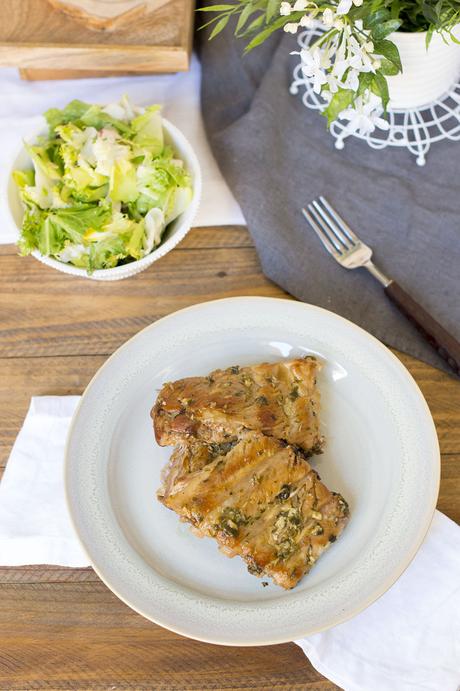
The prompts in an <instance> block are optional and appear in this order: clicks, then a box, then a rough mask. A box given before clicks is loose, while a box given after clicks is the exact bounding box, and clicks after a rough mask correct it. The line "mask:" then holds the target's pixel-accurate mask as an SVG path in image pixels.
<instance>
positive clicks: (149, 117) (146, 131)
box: [131, 106, 164, 156]
mask: <svg viewBox="0 0 460 691" xmlns="http://www.w3.org/2000/svg"><path fill="white" fill-rule="evenodd" d="M131 127H132V129H133V130H134V132H135V133H136V134H135V135H134V137H133V142H134V143H135V144H137V145H138V146H140V147H142V148H143V149H147V151H150V153H151V154H152V156H159V155H160V154H161V152H162V151H163V147H164V138H163V123H162V120H161V114H160V106H149V107H148V108H146V110H145V112H144V113H142V115H138V116H137V117H136V118H134V120H133V121H132V122H131Z"/></svg>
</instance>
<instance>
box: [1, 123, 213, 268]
mask: <svg viewBox="0 0 460 691" xmlns="http://www.w3.org/2000/svg"><path fill="white" fill-rule="evenodd" d="M162 123H163V132H164V136H165V142H166V143H167V144H170V145H171V146H172V148H173V149H174V151H175V152H176V153H177V154H178V157H179V158H181V159H182V161H183V162H184V166H185V168H186V169H187V170H188V172H189V173H190V177H191V179H192V190H193V194H192V199H191V201H190V204H189V206H188V207H187V209H186V210H185V211H184V212H183V213H182V214H180V216H178V217H177V218H176V219H175V220H174V221H172V222H171V223H170V224H169V225H168V227H167V228H166V230H165V233H164V236H163V237H164V240H163V241H162V243H161V245H159V247H157V248H156V249H155V250H153V251H152V252H150V254H148V255H147V256H146V257H143V258H142V259H138V260H134V261H132V262H130V263H129V264H123V265H121V266H115V267H114V268H112V269H98V270H96V271H94V272H93V273H92V274H91V275H88V273H87V271H86V269H83V268H78V267H76V266H73V265H72V264H66V263H65V262H60V261H58V260H57V259H53V258H52V257H46V256H44V255H43V254H41V252H39V251H38V250H34V251H33V252H32V255H33V256H34V257H35V258H36V259H38V260H39V261H41V262H43V264H46V265H47V266H52V267H53V269H57V270H58V271H62V272H63V273H66V274H71V275H72V276H80V277H81V278H90V279H93V280H96V281H117V280H120V279H122V278H128V277H129V276H134V274H137V273H139V272H140V271H144V269H147V267H149V266H150V265H151V264H153V262H155V261H157V259H160V258H161V257H163V256H164V255H165V254H167V253H168V252H170V251H171V250H172V249H173V248H174V247H175V246H176V245H177V244H178V243H179V242H180V241H181V240H182V239H183V238H184V237H185V236H186V235H187V233H188V231H189V230H190V228H191V226H192V223H193V220H194V218H195V216H196V213H197V211H198V207H199V204H200V199H201V187H202V176H201V168H200V164H199V162H198V158H197V156H196V154H195V152H194V150H193V148H192V146H191V144H190V142H189V141H188V139H187V138H186V137H185V135H184V134H183V133H182V132H181V131H180V130H179V129H178V128H177V127H175V125H173V124H172V123H171V122H169V121H168V120H166V119H165V118H162ZM44 134H46V131H45V130H41V131H39V132H35V134H34V135H32V136H31V137H27V140H28V141H30V142H31V143H33V142H34V141H35V140H36V139H37V137H38V136H40V135H44ZM29 168H32V161H31V159H30V156H29V154H28V153H27V151H26V149H25V147H24V146H22V147H21V149H20V151H19V152H18V154H17V156H16V157H15V159H14V160H13V164H12V166H11V172H10V175H9V176H8V183H7V187H6V190H4V195H5V197H6V199H5V202H6V204H5V206H6V207H7V208H8V210H9V213H10V216H11V219H12V222H13V224H14V226H15V227H16V228H17V231H18V238H19V233H20V230H21V226H22V219H23V216H24V207H23V204H22V202H21V198H20V195H19V190H18V188H17V186H16V184H15V182H14V180H13V176H12V173H13V171H14V170H27V169H29Z"/></svg>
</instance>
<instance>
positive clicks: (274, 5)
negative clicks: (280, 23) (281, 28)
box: [265, 0, 280, 24]
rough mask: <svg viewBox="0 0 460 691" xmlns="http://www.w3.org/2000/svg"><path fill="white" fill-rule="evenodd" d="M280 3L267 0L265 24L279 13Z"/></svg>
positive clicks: (277, 0)
mask: <svg viewBox="0 0 460 691" xmlns="http://www.w3.org/2000/svg"><path fill="white" fill-rule="evenodd" d="M279 8H280V2H279V0H268V2H267V11H266V15H265V16H266V21H267V24H268V22H270V21H271V20H272V19H273V17H274V16H275V15H277V14H278V13H279Z"/></svg>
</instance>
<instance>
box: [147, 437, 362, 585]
mask: <svg viewBox="0 0 460 691" xmlns="http://www.w3.org/2000/svg"><path fill="white" fill-rule="evenodd" d="M158 498H159V500H160V501H161V502H163V504H165V505H166V506H167V507H168V508H170V509H172V510H173V511H175V512H176V513H177V514H179V516H180V517H181V519H182V520H184V521H187V522H189V523H191V524H192V525H193V526H194V532H196V533H198V534H199V535H200V536H210V537H213V538H215V539H216V540H217V542H218V543H219V546H220V548H221V549H222V550H223V551H224V552H225V553H226V554H227V555H228V556H234V555H239V556H240V557H242V558H243V559H244V560H245V561H246V563H247V565H248V570H249V571H250V572H251V573H253V574H256V575H259V576H262V575H265V576H269V577H271V578H272V579H273V581H274V582H275V583H277V584H278V585H280V586H282V587H283V588H293V587H294V586H295V585H296V584H297V583H298V581H299V580H300V579H301V578H302V576H303V575H304V574H306V573H307V572H308V571H309V570H310V569H311V567H312V566H313V564H314V563H315V562H316V560H317V559H318V557H319V556H320V555H321V553H322V552H323V551H324V550H325V549H326V548H327V547H329V545H330V543H331V542H334V541H335V540H336V539H337V537H338V536H339V535H340V533H341V532H342V530H343V528H344V527H345V524H346V522H347V517H348V506H347V504H346V502H345V500H344V499H343V498H342V497H341V496H340V495H339V494H337V493H335V492H330V491H329V490H328V489H327V487H325V485H323V483H322V482H321V481H320V479H319V476H318V474H317V473H316V472H315V471H314V470H312V468H311V467H310V465H309V463H308V462H307V461H306V459H305V457H304V455H303V454H302V453H299V452H298V451H297V450H296V449H295V448H293V447H292V446H290V445H289V444H286V443H285V442H282V441H280V440H278V439H274V438H273V437H268V436H265V435H264V434H261V433H260V432H254V431H241V432H240V433H239V437H238V439H233V440H231V441H224V442H211V443H203V442H201V441H197V440H196V439H193V438H192V439H191V440H189V441H184V440H183V441H182V443H181V444H180V445H179V446H178V447H177V448H176V449H175V451H174V453H173V455H172V457H171V460H170V462H169V464H168V465H167V466H166V469H165V471H164V475H163V486H162V488H161V489H160V490H159V492H158Z"/></svg>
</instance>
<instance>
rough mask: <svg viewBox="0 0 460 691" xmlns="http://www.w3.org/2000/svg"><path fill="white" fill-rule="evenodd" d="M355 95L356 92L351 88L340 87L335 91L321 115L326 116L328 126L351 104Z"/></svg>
mask: <svg viewBox="0 0 460 691" xmlns="http://www.w3.org/2000/svg"><path fill="white" fill-rule="evenodd" d="M355 97H356V93H355V92H354V91H352V90H351V89H341V90H340V91H337V93H335V94H334V95H333V97H332V98H331V101H330V103H329V105H328V106H327V108H326V109H325V110H324V111H323V115H324V116H325V117H326V118H327V126H328V127H330V126H331V124H332V123H333V122H334V120H337V117H338V116H339V114H340V113H341V112H342V110H345V109H346V108H348V106H349V105H351V104H352V103H353V101H354V99H355Z"/></svg>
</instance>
